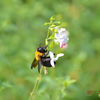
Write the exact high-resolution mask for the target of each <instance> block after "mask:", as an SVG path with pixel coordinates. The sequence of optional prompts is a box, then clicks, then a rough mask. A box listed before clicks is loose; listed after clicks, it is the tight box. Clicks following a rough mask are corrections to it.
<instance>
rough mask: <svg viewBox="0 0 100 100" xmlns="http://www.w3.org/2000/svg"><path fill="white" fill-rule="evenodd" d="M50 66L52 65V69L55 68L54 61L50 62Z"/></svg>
mask: <svg viewBox="0 0 100 100" xmlns="http://www.w3.org/2000/svg"><path fill="white" fill-rule="evenodd" d="M50 64H51V65H52V67H55V64H54V60H53V59H51V60H50Z"/></svg>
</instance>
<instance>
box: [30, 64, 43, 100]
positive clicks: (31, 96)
mask: <svg viewBox="0 0 100 100" xmlns="http://www.w3.org/2000/svg"><path fill="white" fill-rule="evenodd" d="M42 69H43V66H42V68H41V70H40V74H39V75H38V77H37V80H36V83H35V86H34V88H33V91H32V92H31V94H30V97H29V100H33V98H34V97H35V94H36V91H37V88H38V86H39V82H40V79H41V76H42V75H41V73H42Z"/></svg>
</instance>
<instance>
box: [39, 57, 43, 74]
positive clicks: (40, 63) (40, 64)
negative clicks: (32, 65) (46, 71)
mask: <svg viewBox="0 0 100 100" xmlns="http://www.w3.org/2000/svg"><path fill="white" fill-rule="evenodd" d="M41 67H42V62H41V58H40V55H39V61H38V72H39V73H40V69H41Z"/></svg>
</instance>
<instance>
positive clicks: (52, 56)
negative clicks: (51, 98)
mask: <svg viewBox="0 0 100 100" xmlns="http://www.w3.org/2000/svg"><path fill="white" fill-rule="evenodd" d="M49 55H50V58H51V59H53V58H54V54H53V53H52V52H51V51H49Z"/></svg>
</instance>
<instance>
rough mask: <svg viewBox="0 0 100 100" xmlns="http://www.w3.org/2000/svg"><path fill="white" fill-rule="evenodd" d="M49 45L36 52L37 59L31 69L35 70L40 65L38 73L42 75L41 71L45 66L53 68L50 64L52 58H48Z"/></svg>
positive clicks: (39, 48)
mask: <svg viewBox="0 0 100 100" xmlns="http://www.w3.org/2000/svg"><path fill="white" fill-rule="evenodd" d="M47 46H48V45H46V46H45V47H41V46H39V47H38V48H37V50H36V52H35V58H34V60H33V62H32V65H31V69H33V68H35V67H36V66H37V65H38V72H39V73H40V69H41V67H42V65H43V66H45V67H52V65H51V64H50V60H51V58H50V57H47V55H48V54H49V51H47V50H46V48H47ZM54 63H55V64H56V62H54Z"/></svg>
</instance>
